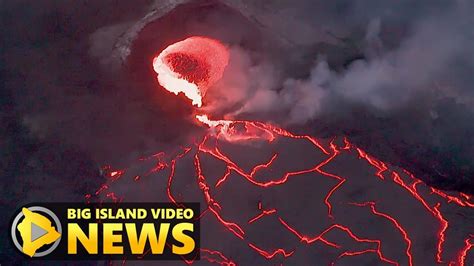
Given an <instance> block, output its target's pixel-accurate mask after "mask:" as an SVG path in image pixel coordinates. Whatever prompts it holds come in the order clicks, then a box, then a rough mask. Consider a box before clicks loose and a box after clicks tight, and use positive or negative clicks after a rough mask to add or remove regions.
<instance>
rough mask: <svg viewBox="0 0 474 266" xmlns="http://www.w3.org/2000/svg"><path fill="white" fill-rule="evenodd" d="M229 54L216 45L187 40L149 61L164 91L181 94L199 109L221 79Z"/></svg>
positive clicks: (171, 46) (214, 42)
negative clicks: (151, 62) (207, 94)
mask: <svg viewBox="0 0 474 266" xmlns="http://www.w3.org/2000/svg"><path fill="white" fill-rule="evenodd" d="M228 61H229V52H228V51H227V48H226V47H225V46H224V45H223V44H221V43H220V42H218V41H216V40H213V39H209V38H206V37H190V38H187V39H185V40H183V41H180V42H177V43H174V44H171V45H170V46H168V47H167V48H166V49H165V50H163V51H162V52H161V53H160V54H159V55H158V56H157V57H155V58H154V59H153V69H154V70H155V72H156V73H157V74H158V82H159V83H160V85H161V86H163V87H164V88H165V89H166V90H168V91H170V92H172V93H174V94H176V95H178V94H179V93H180V92H181V93H183V94H184V95H185V96H186V97H187V98H189V99H190V100H191V101H192V104H193V105H195V106H198V107H200V106H201V105H202V98H203V97H204V95H205V94H206V91H207V89H208V88H209V87H210V86H212V85H213V84H214V83H215V82H216V81H218V80H219V79H221V77H222V74H223V73H224V69H225V67H226V66H227V63H228Z"/></svg>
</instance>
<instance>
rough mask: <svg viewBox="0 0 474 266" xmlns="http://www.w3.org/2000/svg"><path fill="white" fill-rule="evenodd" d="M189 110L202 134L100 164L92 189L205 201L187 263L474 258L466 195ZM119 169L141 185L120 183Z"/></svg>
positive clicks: (300, 138) (110, 196) (289, 136)
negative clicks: (197, 250) (115, 164)
mask: <svg viewBox="0 0 474 266" xmlns="http://www.w3.org/2000/svg"><path fill="white" fill-rule="evenodd" d="M178 44H179V43H178ZM206 49H207V48H206ZM211 50H212V49H211ZM165 51H166V50H165ZM160 56H161V55H160ZM224 57H225V56H224ZM180 58H185V59H184V60H185V61H187V60H188V58H186V57H180ZM155 63H156V59H155V61H154V65H155ZM226 64H227V62H226V61H225V62H224V63H223V65H226ZM155 66H156V65H155ZM155 70H156V68H155ZM157 73H158V74H159V75H160V72H158V71H157ZM197 76H200V74H199V75H197ZM158 79H159V80H160V76H158ZM187 81H189V80H187ZM160 84H161V81H160ZM162 85H163V84H162ZM168 85H169V84H168ZM167 89H168V88H167ZM198 89H199V88H198ZM168 90H169V89H168ZM170 91H172V90H170ZM175 91H178V90H177V89H176V90H175ZM184 93H185V94H186V92H184ZM203 94H204V93H202V92H201V93H200V96H202V95H203ZM200 99H202V98H200ZM198 105H199V104H198ZM196 118H197V120H198V121H199V122H201V123H202V125H203V126H204V127H203V129H204V130H205V132H204V133H203V136H202V137H201V138H199V141H197V142H196V143H194V144H190V145H188V146H187V147H184V148H181V149H180V150H179V151H178V152H176V151H175V152H166V153H165V152H159V153H156V154H154V155H151V156H147V157H144V158H142V159H140V160H139V162H137V164H142V163H147V166H146V167H145V166H142V167H137V166H136V165H132V166H130V167H129V168H127V169H119V170H113V169H112V168H111V167H105V168H104V171H105V172H106V173H107V176H108V177H109V178H108V182H107V183H105V184H103V185H102V186H101V187H100V188H99V189H98V190H97V191H95V193H91V194H88V195H86V198H87V200H93V199H99V200H112V201H116V202H117V201H121V200H122V199H126V198H127V197H133V196H134V195H151V196H150V197H152V196H159V197H162V198H160V200H163V197H164V198H165V199H167V200H168V201H170V202H173V203H175V204H178V202H179V201H200V202H201V206H204V209H203V212H202V215H201V216H200V217H199V218H200V219H201V220H202V222H201V226H202V228H201V232H202V237H201V246H202V247H203V248H201V254H202V256H201V257H202V260H201V261H184V262H185V263H186V264H193V263H202V262H207V263H215V264H220V265H236V264H249V263H250V262H251V263H252V264H255V265H261V264H265V263H268V264H271V265H274V264H288V265H308V264H311V265H328V264H329V265H333V264H346V265H366V264H376V265H383V264H388V265H436V264H443V265H472V263H474V256H473V254H472V252H471V250H472V249H473V248H472V247H473V245H474V227H473V219H472V217H474V209H473V207H474V201H473V198H472V196H471V195H467V194H464V193H451V192H447V191H441V190H439V189H435V188H432V187H430V186H428V185H427V184H425V183H424V182H422V181H421V180H420V179H418V178H416V177H415V176H414V175H412V174H411V173H410V172H408V171H406V170H403V169H397V168H393V167H390V166H389V165H388V164H387V163H385V162H382V161H380V160H378V159H376V158H375V157H373V156H371V155H369V154H368V153H366V152H365V151H364V150H362V149H361V148H359V147H357V146H356V145H354V144H352V143H351V142H350V141H349V140H348V139H345V138H344V139H333V140H319V139H317V138H314V137H312V136H309V135H300V134H295V133H292V132H290V131H288V130H285V129H283V128H280V127H278V126H276V125H272V124H269V123H264V122H259V121H242V120H239V121H234V120H213V119H210V118H209V117H208V116H207V115H200V116H197V117H196ZM295 152H296V153H295ZM252 162H254V163H252ZM188 166H192V167H191V169H192V170H190V168H189V167H188ZM144 168H145V169H144ZM137 169H139V170H137ZM127 177H128V178H127ZM190 177H192V178H190ZM126 180H133V181H132V183H134V184H136V186H131V185H127V187H126V189H125V190H124V189H120V183H121V182H119V181H122V182H123V183H126V182H127V181H126ZM139 184H143V185H139ZM117 194H120V195H117ZM161 195H164V196H161ZM144 256H146V254H145V255H144Z"/></svg>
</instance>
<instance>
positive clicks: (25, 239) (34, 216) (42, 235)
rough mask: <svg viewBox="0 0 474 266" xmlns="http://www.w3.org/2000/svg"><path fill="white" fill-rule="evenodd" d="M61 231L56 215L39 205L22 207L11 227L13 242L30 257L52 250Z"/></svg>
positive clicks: (59, 238) (56, 244) (43, 254)
mask: <svg viewBox="0 0 474 266" xmlns="http://www.w3.org/2000/svg"><path fill="white" fill-rule="evenodd" d="M61 232H62V229H61V223H60V222H59V219H58V217H57V216H56V215H55V214H54V213H53V212H52V211H51V210H49V209H47V208H44V207H40V206H33V207H28V208H22V210H21V212H20V213H18V215H17V216H16V217H15V219H14V220H13V224H12V228H11V236H12V240H13V243H14V244H15V246H16V247H17V248H18V250H20V251H21V252H23V253H24V254H26V255H28V256H30V257H43V256H46V255H48V254H50V253H51V252H53V251H54V249H56V247H57V246H58V245H59V242H60V240H61Z"/></svg>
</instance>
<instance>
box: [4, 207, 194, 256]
mask: <svg viewBox="0 0 474 266" xmlns="http://www.w3.org/2000/svg"><path fill="white" fill-rule="evenodd" d="M198 217H200V205H199V203H197V202H187V203H164V202H157V203H126V202H121V203H120V204H116V203H107V202H102V203H72V202H70V203H40V204H30V205H27V206H25V207H23V208H22V209H21V210H18V211H17V212H15V214H14V215H13V217H12V227H11V238H12V242H13V245H14V246H15V247H16V248H17V249H18V250H19V251H20V252H22V253H23V254H25V255H26V256H28V257H29V258H31V259H34V260H123V259H126V260H182V259H185V260H199V259H200V254H199V249H200V238H199V236H200V220H199V219H198Z"/></svg>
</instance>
